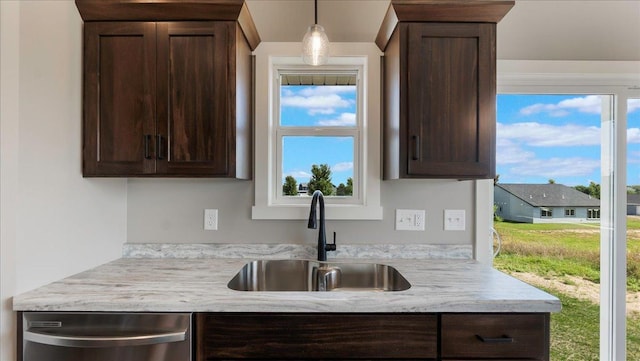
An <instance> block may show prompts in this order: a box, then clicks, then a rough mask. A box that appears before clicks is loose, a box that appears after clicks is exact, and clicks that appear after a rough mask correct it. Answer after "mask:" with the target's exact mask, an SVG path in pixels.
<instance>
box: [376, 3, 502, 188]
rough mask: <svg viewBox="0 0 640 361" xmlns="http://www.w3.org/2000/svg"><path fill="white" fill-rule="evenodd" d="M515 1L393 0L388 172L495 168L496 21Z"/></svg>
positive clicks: (462, 174) (489, 171)
mask: <svg viewBox="0 0 640 361" xmlns="http://www.w3.org/2000/svg"><path fill="white" fill-rule="evenodd" d="M513 5H514V1H429V0H414V1H406V0H392V1H391V4H390V6H389V10H388V11H387V15H386V17H385V19H384V21H383V24H382V27H381V28H380V31H379V33H378V37H377V38H376V43H377V44H378V46H379V47H380V49H381V50H383V51H384V67H383V68H384V78H383V84H384V95H383V98H384V101H383V137H384V146H383V148H384V156H383V159H384V172H383V173H384V178H385V179H398V178H453V179H482V178H493V177H494V176H495V139H496V24H497V22H498V21H499V20H500V19H501V18H502V17H503V16H504V15H505V14H506V13H507V12H508V11H509V9H511V7H512V6H513Z"/></svg>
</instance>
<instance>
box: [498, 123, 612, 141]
mask: <svg viewBox="0 0 640 361" xmlns="http://www.w3.org/2000/svg"><path fill="white" fill-rule="evenodd" d="M497 137H498V139H499V140H514V141H518V142H522V143H524V144H526V145H529V146H536V147H569V146H581V145H599V144H600V128H598V127H585V126H580V125H573V124H567V125H560V126H556V125H550V124H541V123H536V122H526V123H514V124H502V123H498V127H497Z"/></svg>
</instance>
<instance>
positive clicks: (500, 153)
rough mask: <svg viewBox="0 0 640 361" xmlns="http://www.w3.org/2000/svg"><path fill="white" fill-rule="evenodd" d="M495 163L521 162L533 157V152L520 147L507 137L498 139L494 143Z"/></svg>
mask: <svg viewBox="0 0 640 361" xmlns="http://www.w3.org/2000/svg"><path fill="white" fill-rule="evenodd" d="M496 148H497V151H496V163H497V164H498V165H504V164H521V163H524V162H527V161H529V160H531V159H533V158H535V156H536V155H535V153H533V152H531V151H526V150H524V149H522V148H521V147H520V146H519V145H518V144H516V143H514V142H512V141H510V140H508V139H498V142H497V145H496Z"/></svg>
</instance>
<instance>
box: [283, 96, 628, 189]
mask: <svg viewBox="0 0 640 361" xmlns="http://www.w3.org/2000/svg"><path fill="white" fill-rule="evenodd" d="M280 111H281V122H282V126H296V127H316V126H319V125H320V126H330V127H353V126H355V121H356V114H355V113H356V92H355V87H353V86H283V87H282V93H281V107H280ZM600 112H601V97H600V96H598V95H511V94H500V95H498V108H497V152H496V163H497V173H498V174H499V175H500V182H501V183H547V182H548V180H549V179H554V180H555V181H556V183H560V184H565V185H569V186H575V185H588V184H589V182H591V181H593V182H596V183H600V142H601V140H600V122H601V119H600ZM627 138H628V155H627V160H628V169H627V172H628V177H627V179H628V182H627V184H629V185H640V100H639V99H634V100H631V101H630V102H629V114H628V130H627ZM283 143H284V144H283V148H284V152H283V178H284V177H286V176H287V175H293V176H294V177H295V178H296V179H297V180H298V183H306V182H308V181H309V177H310V169H311V165H312V164H321V163H326V164H329V166H330V167H331V169H332V173H333V179H332V180H333V183H334V184H335V185H338V184H340V183H346V179H347V178H348V177H353V139H352V138H350V137H316V138H312V137H285V138H284V141H283Z"/></svg>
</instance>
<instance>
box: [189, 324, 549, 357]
mask: <svg viewBox="0 0 640 361" xmlns="http://www.w3.org/2000/svg"><path fill="white" fill-rule="evenodd" d="M194 328H195V341H194V342H195V344H194V346H195V352H194V355H195V360H196V361H213V360H239V359H251V360H356V359H357V360H431V361H435V360H451V361H466V360H496V361H497V360H500V361H507V360H539V361H548V360H549V314H545V313H536V314H474V313H463V314H435V313H433V314H425V313H402V314H398V313H384V314H380V313H367V314H359V313H197V314H196V315H195V318H194Z"/></svg>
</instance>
